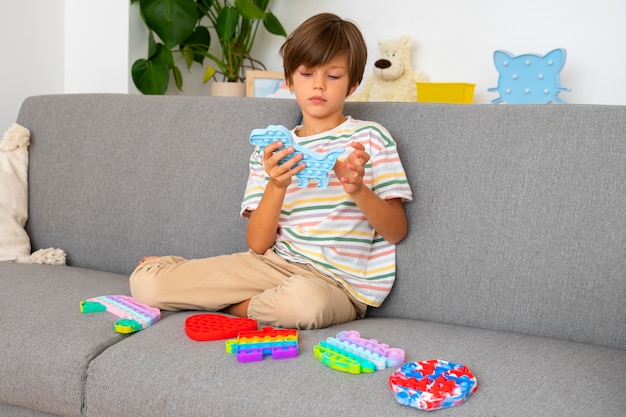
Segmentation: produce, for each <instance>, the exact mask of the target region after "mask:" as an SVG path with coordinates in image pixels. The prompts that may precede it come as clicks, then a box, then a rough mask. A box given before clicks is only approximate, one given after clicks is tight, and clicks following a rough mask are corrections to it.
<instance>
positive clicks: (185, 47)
mask: <svg viewBox="0 0 626 417" xmlns="http://www.w3.org/2000/svg"><path fill="white" fill-rule="evenodd" d="M210 45H211V34H210V33H209V29H207V28H206V27H205V26H198V27H197V28H196V30H195V31H194V32H193V33H192V34H191V36H189V37H188V38H187V39H185V40H184V42H182V43H181V44H180V46H181V51H182V52H183V55H184V56H185V60H187V59H188V57H187V54H188V53H189V52H191V62H189V61H187V67H191V64H192V63H193V61H196V62H197V63H199V64H202V63H203V62H204V58H205V57H206V52H207V51H208V50H209V46H210Z"/></svg>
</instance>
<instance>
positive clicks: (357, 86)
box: [346, 83, 359, 97]
mask: <svg viewBox="0 0 626 417" xmlns="http://www.w3.org/2000/svg"><path fill="white" fill-rule="evenodd" d="M357 88H359V83H356V84H354V85H353V86H352V88H351V89H350V90H348V94H346V97H349V96H351V95H352V94H353V93H354V92H355V91H356V89H357Z"/></svg>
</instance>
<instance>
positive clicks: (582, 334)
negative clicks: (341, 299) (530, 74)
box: [346, 103, 626, 349]
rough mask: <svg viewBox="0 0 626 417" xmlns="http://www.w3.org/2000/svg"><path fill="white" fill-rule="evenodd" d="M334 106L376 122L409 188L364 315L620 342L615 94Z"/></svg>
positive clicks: (623, 229)
mask: <svg viewBox="0 0 626 417" xmlns="http://www.w3.org/2000/svg"><path fill="white" fill-rule="evenodd" d="M346 110H347V112H351V113H353V114H358V116H359V117H362V118H365V119H368V118H370V119H376V120H377V121H379V122H381V123H383V124H384V125H385V126H387V127H388V129H389V130H390V132H391V134H392V135H393V136H394V137H395V138H396V140H397V142H398V146H399V148H400V153H401V155H402V159H403V161H404V164H405V168H406V169H407V172H408V175H409V181H410V183H411V185H412V187H413V192H414V193H415V198H416V201H415V202H413V203H411V204H406V205H405V207H406V210H407V213H408V216H409V220H410V232H409V235H408V237H407V238H406V240H404V241H403V242H402V243H401V244H400V245H399V247H398V275H397V280H396V284H395V286H394V289H393V291H392V293H391V295H390V296H389V298H388V299H387V301H385V303H383V305H382V307H381V308H379V309H373V310H371V311H370V314H371V315H376V316H378V315H382V316H394V317H411V318H419V319H423V320H431V321H441V322H447V323H454V324H461V325H467V326H476V327H487V328H490V329H496V330H505V331H513V332H519V333H525V334H534V335H538V336H552V337H558V338H564V339H569V340H576V341H582V342H589V343H597V344H601V345H606V346H612V347H620V348H622V349H626V106H597V105H596V106H594V105H470V106H455V105H419V104H416V105H402V104H397V103H388V104H382V103H378V105H376V106H373V105H371V104H368V105H356V106H354V107H352V106H350V107H348V108H347V109H346ZM424 337H428V335H424Z"/></svg>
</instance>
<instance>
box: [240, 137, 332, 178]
mask: <svg viewBox="0 0 626 417" xmlns="http://www.w3.org/2000/svg"><path fill="white" fill-rule="evenodd" d="M278 140H280V141H281V142H282V143H283V146H281V147H280V148H279V149H277V150H281V149H283V148H285V147H286V146H292V147H293V148H294V154H293V155H295V154H298V153H299V154H301V155H302V160H301V162H300V163H304V164H305V165H306V168H305V169H303V170H302V171H300V172H299V173H297V174H296V177H297V178H298V187H307V186H308V185H309V182H310V180H312V179H314V180H316V181H317V188H327V187H328V183H329V181H330V175H329V172H330V170H331V169H333V167H334V166H335V162H336V161H337V158H339V156H340V155H341V154H342V153H343V149H333V150H331V151H329V152H327V153H325V154H321V153H318V152H313V151H311V150H309V149H307V148H305V147H303V146H300V145H298V144H297V143H296V142H295V141H294V140H293V136H292V135H291V132H290V131H289V130H288V129H287V128H286V127H284V126H281V125H269V126H268V127H267V128H266V129H254V130H253V131H252V133H251V134H250V143H251V144H252V145H254V146H258V147H259V148H260V149H261V150H263V148H264V147H265V146H267V145H269V144H270V143H273V142H276V141H278ZM293 155H291V156H289V158H292V157H293ZM289 158H284V159H281V161H280V163H281V164H282V163H284V162H285V161H286V160H287V159H289Z"/></svg>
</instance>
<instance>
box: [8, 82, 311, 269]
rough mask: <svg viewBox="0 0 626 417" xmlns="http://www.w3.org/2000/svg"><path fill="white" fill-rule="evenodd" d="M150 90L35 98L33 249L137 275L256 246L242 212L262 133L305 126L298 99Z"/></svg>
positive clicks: (31, 105) (25, 121) (27, 119)
mask: <svg viewBox="0 0 626 417" xmlns="http://www.w3.org/2000/svg"><path fill="white" fill-rule="evenodd" d="M271 104H272V105H271V106H270V105H252V103H250V102H249V101H246V100H243V99H241V100H237V99H232V98H222V97H218V98H215V97H212V98H206V97H205V98H202V97H196V98H192V97H173V96H165V97H154V96H152V97H151V96H139V95H115V94H112V95H90V94H85V95H52V96H40V97H32V98H29V99H27V100H26V101H25V102H24V105H23V107H22V109H21V111H20V114H19V118H18V120H19V123H20V124H22V125H24V126H26V127H28V128H29V129H30V130H31V146H30V171H29V186H30V190H29V195H30V201H29V216H30V217H29V220H28V223H27V231H28V233H29V236H30V237H31V244H32V247H33V250H35V249H39V248H47V247H55V248H61V249H63V250H65V251H66V252H67V255H68V264H71V265H74V266H81V267H87V268H93V269H100V270H106V271H112V272H119V273H123V274H129V273H130V272H132V270H133V269H134V268H135V266H136V265H137V261H138V260H139V259H140V258H141V257H143V256H145V255H167V254H170V255H180V256H183V257H186V258H197V257H207V256H212V255H217V254H222V253H229V252H235V251H245V250H246V249H247V247H246V241H245V234H244V232H245V220H243V219H241V218H240V216H239V210H240V204H241V199H242V197H243V192H244V190H245V185H246V180H247V176H248V159H249V157H250V155H251V154H252V151H253V150H254V147H253V146H252V145H250V144H249V143H248V137H249V135H250V131H251V130H252V129H253V128H256V127H265V126H267V124H269V121H274V122H275V123H277V124H284V125H287V126H289V125H293V124H294V123H296V122H297V121H298V120H299V117H300V112H299V109H298V107H297V106H296V104H295V102H293V101H291V100H289V101H286V100H276V101H272V102H271Z"/></svg>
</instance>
